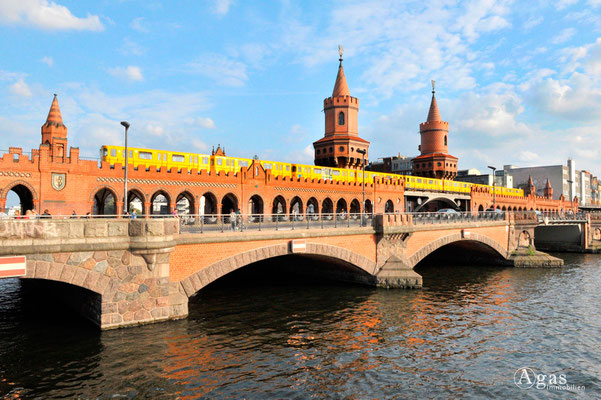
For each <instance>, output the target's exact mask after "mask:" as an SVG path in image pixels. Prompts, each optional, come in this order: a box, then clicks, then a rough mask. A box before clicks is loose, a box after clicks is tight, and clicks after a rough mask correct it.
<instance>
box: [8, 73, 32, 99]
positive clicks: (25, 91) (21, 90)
mask: <svg viewBox="0 0 601 400" xmlns="http://www.w3.org/2000/svg"><path fill="white" fill-rule="evenodd" d="M9 89H10V92H11V93H12V94H15V95H17V96H21V97H31V94H32V93H31V89H30V88H29V85H27V83H25V81H24V80H23V79H22V78H21V79H19V80H18V81H16V82H15V83H13V84H12V85H10V87H9Z"/></svg>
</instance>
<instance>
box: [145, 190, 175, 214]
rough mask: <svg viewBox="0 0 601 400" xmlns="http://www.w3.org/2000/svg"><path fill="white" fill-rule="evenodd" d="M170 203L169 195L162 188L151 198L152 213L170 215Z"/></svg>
mask: <svg viewBox="0 0 601 400" xmlns="http://www.w3.org/2000/svg"><path fill="white" fill-rule="evenodd" d="M170 203H171V202H170V199H169V195H168V194H167V193H165V192H163V191H161V190H160V191H158V192H156V193H155V194H153V195H152V197H151V198H150V213H151V214H152V215H169V214H170V205H171V204H170Z"/></svg>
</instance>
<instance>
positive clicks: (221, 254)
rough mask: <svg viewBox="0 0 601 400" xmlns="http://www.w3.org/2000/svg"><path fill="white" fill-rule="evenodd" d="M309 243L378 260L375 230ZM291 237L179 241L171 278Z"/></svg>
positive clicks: (177, 278) (277, 243)
mask: <svg viewBox="0 0 601 400" xmlns="http://www.w3.org/2000/svg"><path fill="white" fill-rule="evenodd" d="M305 240H306V241H307V243H318V244H325V245H330V246H335V247H339V248H342V249H346V250H349V251H351V252H353V253H356V254H359V255H361V256H363V257H365V258H367V259H369V260H371V261H372V262H374V263H375V261H376V241H375V236H374V235H373V234H366V235H352V236H326V237H319V238H314V239H312V238H310V237H308V238H305ZM289 241H290V240H289V239H270V240H256V241H248V242H236V241H227V242H221V243H202V244H188V245H178V246H176V247H175V249H174V251H173V253H172V254H171V266H170V269H171V280H172V281H176V282H178V281H181V280H183V279H185V278H187V277H188V276H190V275H192V274H194V273H196V272H198V271H199V270H201V269H203V268H206V267H208V266H210V265H211V264H214V263H217V262H219V261H221V260H224V259H226V258H229V257H232V256H235V255H237V254H240V253H244V252H247V251H249V250H254V249H258V248H262V247H268V246H274V245H288V243H289Z"/></svg>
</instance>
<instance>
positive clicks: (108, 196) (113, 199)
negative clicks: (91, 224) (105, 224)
mask: <svg viewBox="0 0 601 400" xmlns="http://www.w3.org/2000/svg"><path fill="white" fill-rule="evenodd" d="M92 214H94V215H116V214H117V196H116V195H115V193H114V192H113V191H112V190H111V189H108V188H102V189H100V190H99V191H98V192H96V194H95V195H94V208H93V210H92Z"/></svg>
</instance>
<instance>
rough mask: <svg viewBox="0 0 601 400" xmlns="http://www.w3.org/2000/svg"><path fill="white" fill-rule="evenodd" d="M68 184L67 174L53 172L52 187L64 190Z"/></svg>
mask: <svg viewBox="0 0 601 400" xmlns="http://www.w3.org/2000/svg"><path fill="white" fill-rule="evenodd" d="M66 184H67V174H58V173H55V172H53V173H52V188H53V189H54V190H63V189H64V188H65V185H66Z"/></svg>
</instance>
